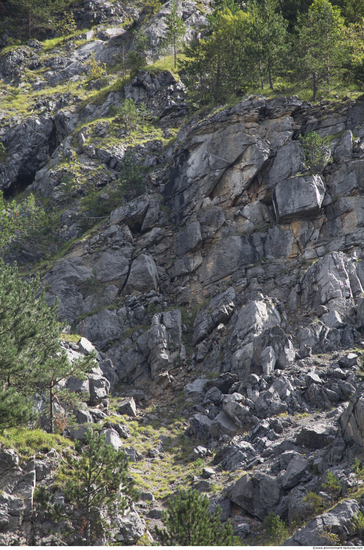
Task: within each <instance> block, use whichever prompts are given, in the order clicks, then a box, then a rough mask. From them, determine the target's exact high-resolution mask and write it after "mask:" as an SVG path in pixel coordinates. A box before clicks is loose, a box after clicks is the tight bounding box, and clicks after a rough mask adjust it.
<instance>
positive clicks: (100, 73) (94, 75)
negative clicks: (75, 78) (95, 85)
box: [88, 52, 106, 80]
mask: <svg viewBox="0 0 364 550" xmlns="http://www.w3.org/2000/svg"><path fill="white" fill-rule="evenodd" d="M88 65H89V67H90V76H89V78H90V80H98V79H99V78H101V77H104V76H106V63H101V62H100V61H96V59H95V54H94V52H91V59H90V60H89V61H88Z"/></svg>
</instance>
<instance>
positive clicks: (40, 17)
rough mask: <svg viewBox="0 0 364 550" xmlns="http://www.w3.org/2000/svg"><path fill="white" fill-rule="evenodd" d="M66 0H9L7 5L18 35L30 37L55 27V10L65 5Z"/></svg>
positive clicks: (60, 9)
mask: <svg viewBox="0 0 364 550" xmlns="http://www.w3.org/2000/svg"><path fill="white" fill-rule="evenodd" d="M68 3H69V1H68V0H36V1H35V0H9V1H8V5H9V8H10V10H11V14H12V16H13V21H14V23H15V25H16V27H17V30H18V36H22V37H23V38H25V37H27V38H32V37H33V36H34V34H35V33H38V34H39V33H43V32H45V31H47V30H51V29H54V28H56V27H57V23H58V22H57V17H56V15H57V12H60V11H62V9H64V8H65V6H67V4H68Z"/></svg>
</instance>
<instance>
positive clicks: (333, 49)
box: [296, 0, 347, 101]
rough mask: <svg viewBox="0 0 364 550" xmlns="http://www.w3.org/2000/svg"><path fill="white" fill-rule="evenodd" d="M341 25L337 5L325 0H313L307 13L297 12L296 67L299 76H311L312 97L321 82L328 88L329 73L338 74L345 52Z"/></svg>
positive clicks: (315, 95)
mask: <svg viewBox="0 0 364 550" xmlns="http://www.w3.org/2000/svg"><path fill="white" fill-rule="evenodd" d="M342 26H343V19H342V17H341V16H340V10H339V8H337V7H335V6H333V5H332V4H331V3H330V2H329V1H328V0H314V2H313V3H312V5H311V6H310V8H309V10H308V13H307V14H302V15H299V16H298V24H297V27H296V31H297V33H298V43H297V51H298V56H297V57H298V58H297V70H298V73H299V79H300V80H301V79H302V78H305V77H306V78H307V77H309V78H310V79H311V80H312V92H313V101H316V97H317V91H318V89H319V86H320V85H321V83H322V82H324V83H325V86H326V89H327V90H328V91H329V90H330V82H331V79H332V77H334V76H339V75H340V72H341V68H342V65H343V62H344V59H345V57H346V55H347V54H346V49H345V45H344V44H343V41H342V32H341V29H342Z"/></svg>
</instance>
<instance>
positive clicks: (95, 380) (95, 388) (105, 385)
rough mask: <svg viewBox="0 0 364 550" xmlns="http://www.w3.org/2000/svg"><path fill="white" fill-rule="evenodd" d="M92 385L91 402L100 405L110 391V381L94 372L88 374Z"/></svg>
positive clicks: (90, 385)
mask: <svg viewBox="0 0 364 550" xmlns="http://www.w3.org/2000/svg"><path fill="white" fill-rule="evenodd" d="M88 382H89V387H90V404H91V405H98V404H99V403H101V401H102V400H103V399H105V397H107V395H108V394H109V391H110V382H109V381H108V380H107V379H106V378H104V377H103V376H100V375H97V374H92V375H89V376H88Z"/></svg>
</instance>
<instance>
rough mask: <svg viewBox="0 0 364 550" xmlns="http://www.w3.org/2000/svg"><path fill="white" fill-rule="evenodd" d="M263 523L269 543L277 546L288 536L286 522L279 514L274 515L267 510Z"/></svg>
mask: <svg viewBox="0 0 364 550" xmlns="http://www.w3.org/2000/svg"><path fill="white" fill-rule="evenodd" d="M263 525H264V528H265V529H266V531H267V534H268V537H269V544H271V545H273V546H279V545H280V544H282V542H284V541H285V540H286V539H287V538H288V529H287V526H286V524H285V523H284V521H283V520H281V518H280V517H279V516H275V515H274V514H273V512H269V514H268V515H267V516H266V517H265V519H264V524H263Z"/></svg>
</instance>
